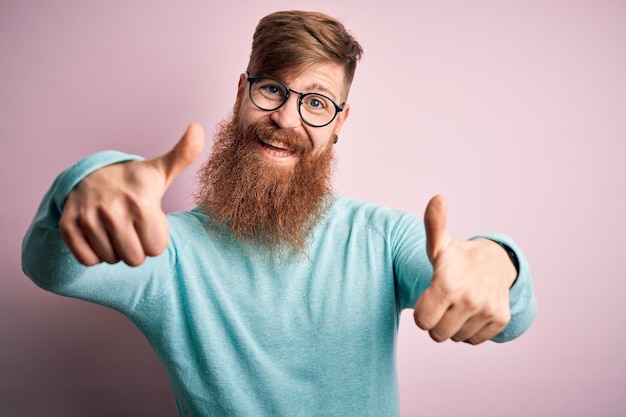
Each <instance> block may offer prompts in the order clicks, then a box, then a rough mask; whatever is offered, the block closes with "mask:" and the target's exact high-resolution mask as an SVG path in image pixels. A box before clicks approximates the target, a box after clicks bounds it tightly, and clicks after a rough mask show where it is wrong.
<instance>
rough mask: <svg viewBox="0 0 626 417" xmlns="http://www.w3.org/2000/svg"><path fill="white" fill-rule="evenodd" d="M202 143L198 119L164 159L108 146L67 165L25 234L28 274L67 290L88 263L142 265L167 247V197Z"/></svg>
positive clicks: (58, 289) (48, 285) (50, 286)
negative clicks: (163, 200) (163, 203)
mask: <svg viewBox="0 0 626 417" xmlns="http://www.w3.org/2000/svg"><path fill="white" fill-rule="evenodd" d="M203 145H204V135H203V132H202V128H200V127H199V126H197V125H192V126H191V127H190V128H189V129H188V130H187V132H186V134H185V135H184V136H183V138H182V139H181V140H180V141H179V143H178V144H177V145H176V146H175V147H174V148H173V149H172V150H171V151H170V152H168V153H166V154H165V155H162V156H160V157H158V158H154V159H151V160H146V161H143V160H139V158H137V157H130V156H127V155H124V154H121V153H118V152H104V153H100V154H96V155H94V156H92V157H90V158H86V159H85V160H83V161H81V162H79V163H78V164H76V165H74V166H72V167H71V168H70V169H68V170H67V171H65V172H64V173H63V174H61V175H60V176H59V177H58V178H57V180H56V181H55V182H54V184H53V186H52V188H51V189H50V190H49V191H48V193H47V194H46V196H45V197H44V200H43V201H42V203H41V205H40V207H39V210H38V212H37V214H36V216H35V219H34V220H33V223H32V224H31V226H30V228H29V229H28V231H27V233H26V236H25V238H24V241H23V244H22V268H23V270H24V272H25V273H26V275H28V276H29V277H31V279H33V281H34V282H35V283H37V284H38V285H39V286H41V287H43V288H45V289H48V290H51V291H56V292H63V288H66V287H68V286H71V285H72V282H73V281H74V280H76V279H77V278H78V277H80V276H81V275H82V274H83V273H84V271H85V266H93V265H96V264H98V263H101V262H107V263H117V262H118V261H120V260H121V261H124V262H125V263H127V264H128V265H139V264H140V263H143V261H144V260H145V259H146V257H147V256H153V255H157V254H159V253H161V252H162V251H163V250H164V249H165V247H166V245H167V242H168V232H167V223H166V220H165V215H164V213H163V212H162V211H161V198H162V196H163V194H164V193H165V190H166V189H167V187H168V186H169V184H171V182H172V181H173V179H174V178H175V177H176V176H177V175H178V174H179V173H180V172H182V170H184V169H185V168H186V167H187V166H188V165H189V164H190V163H191V162H192V161H193V160H194V159H195V158H196V157H197V156H198V155H199V154H200V152H201V150H202V147H203ZM122 162H123V163H122ZM77 260H78V262H76V261H77ZM81 264H82V265H81Z"/></svg>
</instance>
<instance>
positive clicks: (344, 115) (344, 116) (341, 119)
mask: <svg viewBox="0 0 626 417" xmlns="http://www.w3.org/2000/svg"><path fill="white" fill-rule="evenodd" d="M349 115H350V105H349V104H346V105H345V106H344V107H343V110H342V111H341V112H339V114H338V115H337V123H336V124H335V128H334V129H333V133H334V134H335V135H337V136H339V132H340V131H341V127H342V126H343V124H344V123H345V121H346V120H348V116H349Z"/></svg>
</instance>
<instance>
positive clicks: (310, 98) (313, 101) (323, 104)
mask: <svg viewBox="0 0 626 417" xmlns="http://www.w3.org/2000/svg"><path fill="white" fill-rule="evenodd" d="M303 102H304V104H305V105H306V107H307V108H308V109H309V110H315V111H320V110H325V109H327V108H328V107H329V106H330V102H329V100H328V99H327V98H326V97H324V96H321V95H317V94H311V95H307V96H306V97H305V99H304V100H303Z"/></svg>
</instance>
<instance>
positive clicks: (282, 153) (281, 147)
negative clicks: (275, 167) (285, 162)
mask: <svg viewBox="0 0 626 417" xmlns="http://www.w3.org/2000/svg"><path fill="white" fill-rule="evenodd" d="M261 144H262V145H263V148H265V151H266V152H267V153H269V154H270V155H272V156H276V157H286V156H290V155H291V151H290V150H289V149H287V148H286V147H285V144H284V143H282V142H273V143H270V142H264V141H261Z"/></svg>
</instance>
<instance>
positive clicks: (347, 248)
mask: <svg viewBox="0 0 626 417" xmlns="http://www.w3.org/2000/svg"><path fill="white" fill-rule="evenodd" d="M130 159H137V157H132V156H128V155H125V154H121V153H118V152H102V153H98V154H95V155H92V156H90V157H88V158H86V159H84V160H82V161H80V162H79V163H77V164H76V165H74V166H72V167H70V168H69V169H68V170H66V171H65V172H63V173H62V174H61V175H60V176H59V177H58V178H57V179H56V181H55V182H54V184H53V186H52V187H51V189H50V190H49V191H48V193H47V194H46V196H45V198H44V200H43V202H42V204H41V206H40V208H39V210H38V212H37V214H36V217H35V219H34V221H33V223H32V225H31V227H30V229H29V230H28V232H27V234H26V237H25V239H24V242H23V253H22V263H23V269H24V271H25V273H26V274H27V275H28V276H29V277H31V279H33V281H34V282H35V283H36V284H37V285H39V286H40V287H42V288H45V289H47V290H50V291H53V292H55V293H58V294H62V295H66V296H70V297H76V298H80V299H83V300H88V301H92V302H95V303H99V304H102V305H105V306H109V307H111V308H113V309H115V310H118V311H120V312H121V313H123V314H124V315H126V316H127V317H128V318H129V319H130V320H132V322H133V323H135V325H136V326H137V327H138V328H139V329H140V330H141V331H142V332H143V334H144V335H145V337H146V338H147V339H148V341H149V342H150V344H151V346H152V347H153V349H154V350H155V352H156V354H157V355H158V357H159V358H160V360H161V362H162V364H163V366H164V368H165V371H166V373H167V376H168V378H169V381H170V384H171V386H172V389H173V391H174V395H175V398H176V403H177V407H178V411H179V414H180V416H185V417H188V416H246V417H247V416H304V415H306V416H341V417H348V416H355V417H356V416H358V417H363V416H376V417H381V416H397V415H399V399H398V386H397V377H396V366H395V348H396V342H397V329H398V320H399V317H400V313H401V311H402V310H403V309H405V308H413V306H414V304H415V302H416V300H417V299H418V297H419V296H420V294H421V293H422V292H423V291H424V290H425V289H426V288H427V287H428V285H429V284H430V279H431V274H432V267H431V265H430V263H429V261H428V258H427V255H426V250H425V231H424V226H423V223H422V220H421V219H419V218H417V217H415V216H414V215H412V214H409V213H403V212H398V211H394V210H391V209H389V208H386V207H381V206H375V205H373V204H369V203H365V202H361V201H356V200H353V199H349V198H346V197H341V196H335V197H334V201H333V205H332V207H331V209H330V210H329V212H328V213H327V215H326V216H325V218H324V219H323V220H322V221H321V222H320V223H319V224H318V225H317V226H316V228H315V230H314V235H313V239H312V241H311V245H310V248H309V251H308V257H298V258H295V257H294V258H289V259H285V260H283V261H280V262H276V261H272V259H271V258H270V257H268V255H267V253H266V252H265V251H264V250H261V249H254V248H250V247H244V246H242V245H240V244H239V243H238V242H237V241H235V240H234V239H229V237H228V236H223V235H219V234H217V233H215V232H213V231H211V230H207V228H206V227H205V224H206V214H205V213H203V212H202V211H200V210H199V209H195V210H191V211H189V212H182V213H172V214H169V215H168V222H169V231H170V243H169V246H168V248H167V250H166V251H165V252H164V253H163V254H162V255H160V256H157V257H153V258H149V259H148V260H147V261H146V262H145V263H144V264H143V265H141V266H140V267H129V266H127V265H125V264H122V263H119V264H116V265H108V264H99V265H97V266H93V267H84V266H82V265H80V264H79V263H78V262H77V261H76V260H75V258H74V257H73V256H72V255H71V253H70V252H69V250H68V249H67V247H66V245H65V244H64V242H63V240H62V239H61V236H60V234H59V230H58V223H59V219H60V214H61V211H62V207H63V204H64V201H65V199H66V198H67V196H68V195H69V193H70V191H71V190H72V188H73V187H74V186H75V185H76V184H77V183H78V182H79V181H80V180H81V179H82V178H84V177H85V176H86V175H88V174H89V173H90V172H93V171H94V170H95V169H98V168H100V167H102V166H105V165H108V164H111V163H116V162H121V161H126V160H130ZM485 237H488V238H491V239H494V240H497V241H499V242H502V243H505V244H507V245H508V246H510V247H511V248H513V250H515V252H516V254H517V256H518V258H519V260H520V273H519V276H518V279H517V281H516V283H515V285H514V286H513V287H512V289H511V314H512V319H511V322H510V323H509V325H508V326H507V328H506V329H505V330H504V331H503V332H502V333H500V334H499V335H498V336H496V337H495V338H494V341H497V342H504V341H508V340H511V339H513V338H515V337H517V336H519V335H520V334H521V333H523V332H524V331H525V330H526V329H527V328H528V327H529V326H530V324H531V322H532V320H533V319H534V315H535V311H536V304H535V298H534V295H533V289H532V283H531V276H530V272H529V269H528V264H527V262H526V260H525V258H524V256H523V254H522V253H521V252H520V251H519V249H518V248H517V246H516V245H515V243H514V242H513V241H511V240H510V239H509V238H507V237H506V236H500V235H498V236H493V235H490V236H485Z"/></svg>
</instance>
